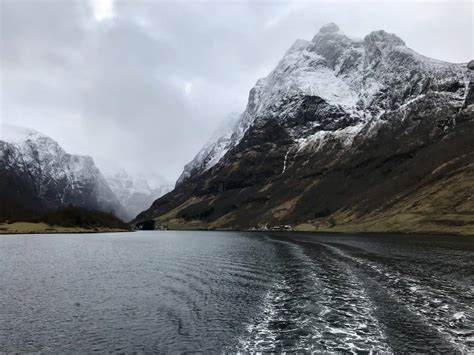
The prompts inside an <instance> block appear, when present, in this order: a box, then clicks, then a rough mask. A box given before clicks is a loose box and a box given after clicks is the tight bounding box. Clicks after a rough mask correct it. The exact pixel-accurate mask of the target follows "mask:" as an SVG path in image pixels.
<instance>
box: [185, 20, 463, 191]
mask: <svg viewBox="0 0 474 355" xmlns="http://www.w3.org/2000/svg"><path fill="white" fill-rule="evenodd" d="M468 84H469V77H468V74H467V70H466V64H452V63H447V62H442V61H439V60H435V59H431V58H427V57H424V56H422V55H420V54H418V53H416V52H415V51H413V50H411V49H410V48H408V47H407V46H406V45H405V42H403V40H402V39H400V38H399V37H397V36H396V35H394V34H389V33H386V32H385V31H375V32H372V33H370V34H369V35H368V36H366V37H365V38H364V39H353V38H351V37H349V36H347V35H345V34H344V33H343V32H342V31H341V30H340V29H339V27H338V26H337V25H335V24H333V23H331V24H328V25H326V26H324V27H322V28H321V29H320V31H319V32H318V33H317V34H316V35H315V36H314V38H313V40H312V41H306V40H302V39H298V40H296V41H295V43H294V44H293V45H292V46H291V48H290V49H289V50H288V51H287V52H286V53H285V55H284V57H283V59H282V60H281V61H280V62H279V63H278V65H277V67H276V68H275V69H274V70H273V71H272V72H271V73H270V75H268V76H267V77H265V78H262V79H260V80H258V81H257V84H256V85H255V87H254V88H253V89H252V90H251V91H250V96H249V102H248V106H247V109H246V110H245V112H244V113H243V114H242V115H241V117H240V119H239V120H238V121H237V122H236V123H234V122H233V123H232V124H231V125H228V131H227V132H225V134H223V135H222V136H221V137H217V138H214V139H212V140H211V141H210V142H208V143H207V144H206V145H205V146H204V147H203V148H202V150H201V151H200V152H199V153H198V154H197V155H196V157H195V158H194V159H193V161H191V162H190V163H189V164H188V165H186V167H185V169H184V172H183V174H182V175H181V177H180V178H179V179H178V185H179V184H180V183H181V182H183V181H185V180H186V179H188V178H189V177H191V176H192V175H194V174H196V173H198V172H203V171H206V170H208V169H209V168H210V167H212V166H214V165H215V164H216V163H217V162H218V161H219V160H220V159H221V158H222V157H223V156H224V155H225V153H226V152H227V151H228V150H230V149H231V148H233V147H234V146H236V145H237V144H238V143H239V142H240V140H241V139H242V138H243V136H244V133H245V132H246V131H247V130H248V128H249V127H250V126H251V125H252V124H253V122H254V121H255V120H257V119H258V120H259V121H260V122H259V124H263V122H265V121H266V120H269V119H279V120H286V121H289V122H290V123H291V125H292V126H294V127H293V129H291V130H290V132H289V133H290V134H291V136H292V139H293V140H294V142H295V149H297V150H300V149H302V148H303V147H304V146H306V145H307V144H309V143H311V144H313V146H314V145H315V144H318V142H321V141H322V140H323V139H327V138H328V137H334V138H338V139H342V140H344V141H345V142H350V141H351V139H352V138H353V137H355V135H356V134H357V133H358V132H360V130H361V129H362V128H363V127H364V126H366V125H367V123H368V122H369V121H370V122H371V123H375V122H376V121H377V120H379V119H381V115H382V114H383V113H384V112H385V111H386V110H395V109H400V106H402V105H409V104H410V103H412V102H414V101H416V100H418V99H421V98H423V97H424V94H425V93H426V92H428V91H431V92H447V93H448V96H450V97H447V98H446V99H456V98H457V99H462V98H463V97H464V96H465V93H466V90H467V86H468ZM308 98H317V100H320V101H321V104H319V103H318V102H314V103H310V102H308ZM305 105H318V106H320V110H321V112H320V114H319V116H320V117H318V118H317V119H314V120H312V119H311V120H309V121H308V122H306V123H305V124H304V125H301V124H299V122H294V121H295V117H296V115H298V113H299V112H300V111H301V109H302V108H303V107H304V106H305ZM401 109H403V108H401Z"/></svg>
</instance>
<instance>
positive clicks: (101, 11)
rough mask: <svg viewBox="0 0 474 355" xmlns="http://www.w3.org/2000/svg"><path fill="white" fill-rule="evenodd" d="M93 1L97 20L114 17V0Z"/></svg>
mask: <svg viewBox="0 0 474 355" xmlns="http://www.w3.org/2000/svg"><path fill="white" fill-rule="evenodd" d="M91 3H92V9H93V11H94V18H95V19H96V21H103V20H107V19H110V18H112V17H114V0H91Z"/></svg>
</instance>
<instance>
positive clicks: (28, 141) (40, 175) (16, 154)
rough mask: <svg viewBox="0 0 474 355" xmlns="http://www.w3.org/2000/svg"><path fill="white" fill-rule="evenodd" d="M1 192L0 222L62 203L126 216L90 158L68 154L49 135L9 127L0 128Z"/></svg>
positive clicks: (21, 217) (61, 205)
mask: <svg viewBox="0 0 474 355" xmlns="http://www.w3.org/2000/svg"><path fill="white" fill-rule="evenodd" d="M0 193H1V196H2V202H1V206H0V207H1V208H0V220H2V221H3V220H18V219H19V220H21V219H25V218H27V219H28V218H32V217H36V216H37V215H38V214H42V213H44V212H45V211H47V210H51V209H57V208H61V207H64V206H67V205H74V206H78V207H83V208H87V209H92V210H100V211H105V212H112V213H114V214H115V215H117V216H118V217H120V218H126V213H125V211H124V209H123V207H122V206H121V204H120V202H119V201H118V200H117V198H116V196H115V195H114V193H113V192H112V191H111V190H110V188H109V186H108V185H107V182H106V181H105V179H104V177H103V176H102V174H101V172H100V171H99V169H98V168H97V167H96V166H95V164H94V161H93V160H92V158H91V157H88V156H79V155H72V154H68V153H66V152H65V151H64V150H63V149H62V148H61V147H60V146H59V144H58V143H57V142H56V141H54V140H53V139H51V138H49V137H48V136H45V135H43V134H41V133H39V132H36V131H34V130H30V129H26V128H21V127H16V126H11V125H2V126H1V136H0Z"/></svg>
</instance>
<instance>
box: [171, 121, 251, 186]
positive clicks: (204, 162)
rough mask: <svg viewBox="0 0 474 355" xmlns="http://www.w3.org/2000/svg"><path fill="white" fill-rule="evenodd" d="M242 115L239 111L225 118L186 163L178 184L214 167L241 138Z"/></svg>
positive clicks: (242, 130)
mask: <svg viewBox="0 0 474 355" xmlns="http://www.w3.org/2000/svg"><path fill="white" fill-rule="evenodd" d="M241 121H242V120H241V117H240V114H238V113H232V114H230V115H229V116H227V117H226V119H224V120H223V122H222V123H221V125H220V127H219V128H218V129H217V130H216V131H215V132H214V133H213V135H212V136H211V138H210V139H209V140H208V141H207V143H206V144H205V145H204V146H203V147H202V148H201V150H200V151H199V152H198V153H197V154H196V156H195V157H194V159H193V160H192V161H191V162H189V163H188V164H186V166H185V167H184V170H183V172H182V173H181V175H180V177H179V178H178V181H177V182H176V185H179V184H182V183H183V182H185V181H186V180H187V179H188V178H190V177H191V176H193V175H194V174H196V173H197V172H201V171H206V170H208V169H210V168H212V167H213V166H214V165H216V164H217V162H218V161H219V160H220V159H221V158H222V157H223V156H224V155H225V153H227V151H228V150H229V149H230V148H232V147H233V146H234V145H235V143H236V142H238V140H240V138H241V137H240V136H239V132H241V133H242V134H243V132H244V131H245V129H244V128H241V127H240V125H241Z"/></svg>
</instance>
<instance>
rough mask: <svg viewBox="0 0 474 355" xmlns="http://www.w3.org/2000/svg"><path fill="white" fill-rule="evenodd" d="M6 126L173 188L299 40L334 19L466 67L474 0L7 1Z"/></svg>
mask: <svg viewBox="0 0 474 355" xmlns="http://www.w3.org/2000/svg"><path fill="white" fill-rule="evenodd" d="M0 7H1V11H0V14H1V32H0V35H1V53H2V54H1V56H2V58H1V63H0V64H1V102H0V105H1V107H0V109H1V112H0V113H1V119H2V121H5V122H9V123H14V124H18V125H24V126H28V127H32V128H35V129H37V130H39V131H42V132H44V133H46V134H48V135H50V136H51V137H53V138H55V139H56V140H58V141H59V142H60V144H61V145H63V146H64V148H65V149H66V150H68V151H70V152H72V153H78V154H88V155H92V156H93V157H94V158H95V159H96V160H97V161H99V162H100V161H113V162H115V163H116V164H117V165H119V166H122V167H124V168H125V169H127V170H133V171H136V172H139V173H144V174H145V175H153V176H156V175H162V176H164V177H165V178H166V179H168V180H171V181H173V180H175V179H176V178H177V176H178V175H179V174H180V172H181V169H182V167H183V165H184V164H185V163H187V162H188V161H189V160H190V159H192V157H193V156H194V154H195V153H196V152H197V150H198V149H199V148H200V146H201V145H202V144H203V143H204V142H205V141H206V140H207V138H208V137H209V136H210V135H211V134H212V131H213V130H214V128H215V127H217V126H218V125H219V122H220V121H221V120H222V119H223V118H225V116H226V115H227V114H228V113H231V112H235V111H242V110H243V108H244V106H245V104H246V99H247V95H248V91H249V90H250V88H251V87H252V86H253V84H254V83H255V81H256V80H257V79H258V78H259V77H262V76H265V75H266V74H268V72H269V71H270V70H271V69H272V68H273V66H274V65H275V64H276V63H277V62H278V60H279V59H280V58H281V56H282V55H283V53H284V52H285V51H286V49H287V48H288V47H289V46H290V45H291V44H292V43H293V42H294V40H295V39H297V38H305V39H311V38H312V36H313V35H314V34H315V33H316V32H317V31H318V29H319V27H321V26H322V25H323V24H325V23H327V22H336V23H337V24H338V25H339V27H341V29H342V30H343V31H344V32H346V33H348V34H350V35H352V36H354V37H363V36H364V35H366V34H367V33H369V32H371V31H373V30H377V29H385V30H387V31H388V32H394V33H397V34H398V35H399V36H400V37H402V38H403V39H404V40H405V42H406V43H407V45H409V46H410V47H412V48H413V49H415V50H416V51H418V52H420V53H422V54H424V55H427V56H430V57H434V58H438V59H442V60H447V61H454V62H466V61H468V60H470V59H472V58H473V57H474V53H473V42H474V41H473V4H472V2H470V1H454V0H453V1H447V2H441V1H434V2H429V1H414V2H409V3H407V2H394V1H391V2H383V1H382V2H381V1H378V2H376V1H367V2H351V1H346V2H339V1H336V2H323V1H308V2H306V1H299V2H274V1H272V2H270V1H258V2H250V1H229V2H226V1H219V2H212V1H192V2H191V1H175V2H171V1H166V2H165V1H126V0H124V1H119V0H116V1H114V0H95V1H91V2H86V1H82V0H70V1H67V2H61V1H57V0H40V1H38V0H31V1H30V0H22V1H14V0H2V1H1V2H0Z"/></svg>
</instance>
